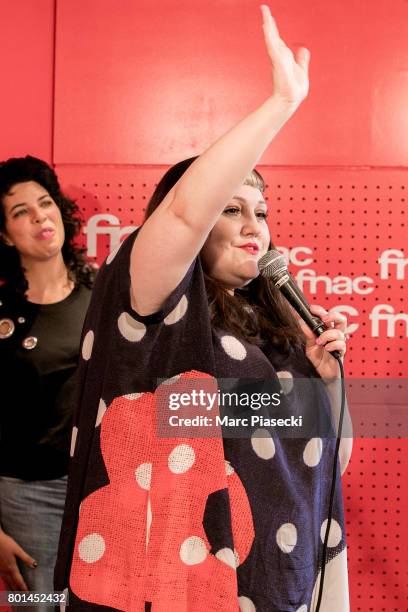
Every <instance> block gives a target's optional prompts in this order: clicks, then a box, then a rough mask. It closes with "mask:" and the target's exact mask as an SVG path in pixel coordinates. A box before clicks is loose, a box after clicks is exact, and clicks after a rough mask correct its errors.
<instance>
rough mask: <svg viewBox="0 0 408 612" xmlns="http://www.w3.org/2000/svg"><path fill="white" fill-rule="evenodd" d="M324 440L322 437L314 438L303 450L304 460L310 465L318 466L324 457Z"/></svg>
mask: <svg viewBox="0 0 408 612" xmlns="http://www.w3.org/2000/svg"><path fill="white" fill-rule="evenodd" d="M322 451H323V442H322V439H321V438H312V439H311V440H309V442H308V443H307V444H306V446H305V450H304V451H303V461H304V462H305V463H306V465H308V466H309V467H316V465H318V464H319V461H320V459H321V457H322Z"/></svg>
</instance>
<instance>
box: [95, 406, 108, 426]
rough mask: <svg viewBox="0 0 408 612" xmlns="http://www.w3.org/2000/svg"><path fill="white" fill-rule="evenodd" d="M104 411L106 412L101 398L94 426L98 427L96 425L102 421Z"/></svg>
mask: <svg viewBox="0 0 408 612" xmlns="http://www.w3.org/2000/svg"><path fill="white" fill-rule="evenodd" d="M105 412H106V404H105V402H104V401H103V399H101V400H100V401H99V408H98V414H97V415H96V421H95V427H98V425H100V424H101V423H102V419H103V415H104V414H105Z"/></svg>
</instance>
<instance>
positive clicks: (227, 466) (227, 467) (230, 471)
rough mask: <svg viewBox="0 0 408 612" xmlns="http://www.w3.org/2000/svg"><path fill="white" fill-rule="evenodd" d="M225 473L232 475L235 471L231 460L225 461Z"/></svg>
mask: <svg viewBox="0 0 408 612" xmlns="http://www.w3.org/2000/svg"><path fill="white" fill-rule="evenodd" d="M225 473H226V475H227V476H231V474H233V473H234V468H233V467H232V465H231V464H230V462H229V461H225Z"/></svg>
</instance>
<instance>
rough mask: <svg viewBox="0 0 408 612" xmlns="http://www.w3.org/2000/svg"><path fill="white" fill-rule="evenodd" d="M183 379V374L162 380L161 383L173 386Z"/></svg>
mask: <svg viewBox="0 0 408 612" xmlns="http://www.w3.org/2000/svg"><path fill="white" fill-rule="evenodd" d="M180 377H181V374H176V375H175V376H172V377H171V378H167V379H166V380H162V381H161V383H160V384H161V385H172V384H173V383H175V382H176V381H177V380H178V379H179V378H180Z"/></svg>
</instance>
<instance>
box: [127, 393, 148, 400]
mask: <svg viewBox="0 0 408 612" xmlns="http://www.w3.org/2000/svg"><path fill="white" fill-rule="evenodd" d="M142 395H143V393H127V394H126V395H124V396H123V397H124V398H125V399H127V400H137V399H139V397H142Z"/></svg>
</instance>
